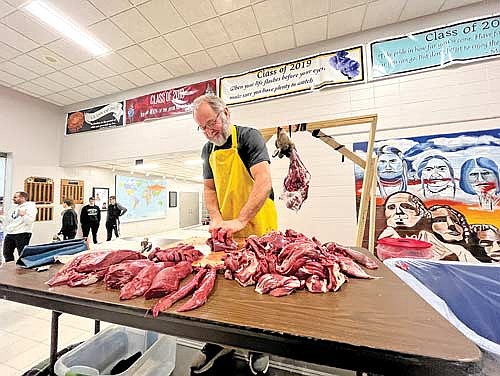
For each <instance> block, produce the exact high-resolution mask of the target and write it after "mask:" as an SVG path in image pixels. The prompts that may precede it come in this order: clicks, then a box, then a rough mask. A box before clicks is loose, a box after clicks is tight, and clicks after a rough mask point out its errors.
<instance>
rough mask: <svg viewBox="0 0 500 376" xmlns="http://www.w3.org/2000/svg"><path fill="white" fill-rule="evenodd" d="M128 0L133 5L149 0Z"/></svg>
mask: <svg viewBox="0 0 500 376" xmlns="http://www.w3.org/2000/svg"><path fill="white" fill-rule="evenodd" d="M129 1H130V2H131V3H132V4H134V5H139V4H142V3H145V2H146V1H149V0H129Z"/></svg>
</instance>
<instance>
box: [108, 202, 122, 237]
mask: <svg viewBox="0 0 500 376" xmlns="http://www.w3.org/2000/svg"><path fill="white" fill-rule="evenodd" d="M126 212H127V208H126V207H124V206H122V205H120V204H119V203H117V202H116V197H115V196H109V206H108V216H107V217H106V230H107V232H108V238H107V241H110V240H111V237H112V236H113V231H114V232H115V236H116V237H117V238H119V237H120V217H121V216H122V215H123V214H125V213H126Z"/></svg>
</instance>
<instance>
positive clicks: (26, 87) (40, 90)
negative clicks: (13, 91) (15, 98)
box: [16, 82, 52, 96]
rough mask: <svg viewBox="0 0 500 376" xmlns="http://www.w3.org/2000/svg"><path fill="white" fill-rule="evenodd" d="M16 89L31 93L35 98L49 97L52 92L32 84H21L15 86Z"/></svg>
mask: <svg viewBox="0 0 500 376" xmlns="http://www.w3.org/2000/svg"><path fill="white" fill-rule="evenodd" d="M16 88H19V89H22V90H26V91H27V92H30V93H33V94H35V95H37V96H42V95H49V94H51V93H52V92H51V91H50V90H47V89H45V88H44V87H41V86H38V85H36V84H34V83H33V82H23V83H22V84H19V85H16Z"/></svg>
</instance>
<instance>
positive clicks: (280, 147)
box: [273, 125, 295, 158]
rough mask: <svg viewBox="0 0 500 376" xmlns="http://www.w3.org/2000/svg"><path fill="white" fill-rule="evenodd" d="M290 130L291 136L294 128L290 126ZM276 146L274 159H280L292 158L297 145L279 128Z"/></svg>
mask: <svg viewBox="0 0 500 376" xmlns="http://www.w3.org/2000/svg"><path fill="white" fill-rule="evenodd" d="M288 129H289V132H290V134H291V131H292V126H291V125H289V126H288ZM274 145H275V146H276V150H275V151H274V153H273V158H274V157H276V156H278V157H279V158H283V156H286V157H287V158H290V153H291V152H292V149H295V144H294V143H293V142H292V140H291V139H290V137H289V136H288V135H287V134H286V131H285V130H284V129H283V128H281V127H278V128H277V133H276V141H275V142H274Z"/></svg>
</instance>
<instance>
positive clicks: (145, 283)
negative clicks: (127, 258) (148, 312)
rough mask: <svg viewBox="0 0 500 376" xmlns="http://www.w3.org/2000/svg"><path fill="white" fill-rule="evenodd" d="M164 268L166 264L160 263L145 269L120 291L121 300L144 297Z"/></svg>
mask: <svg viewBox="0 0 500 376" xmlns="http://www.w3.org/2000/svg"><path fill="white" fill-rule="evenodd" d="M164 267H165V264H164V263H162V262H158V263H153V264H152V265H150V266H146V267H145V268H143V269H142V270H141V271H140V272H139V274H137V275H136V276H135V277H134V278H133V279H132V280H131V281H130V282H129V283H127V284H126V285H124V286H123V287H122V288H121V289H120V299H121V300H126V299H132V298H135V297H138V296H142V295H143V294H144V293H145V292H146V291H147V290H148V289H149V287H150V286H151V283H152V282H153V279H154V278H155V276H156V274H158V272H159V271H160V270H162V269H163V268H164Z"/></svg>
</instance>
